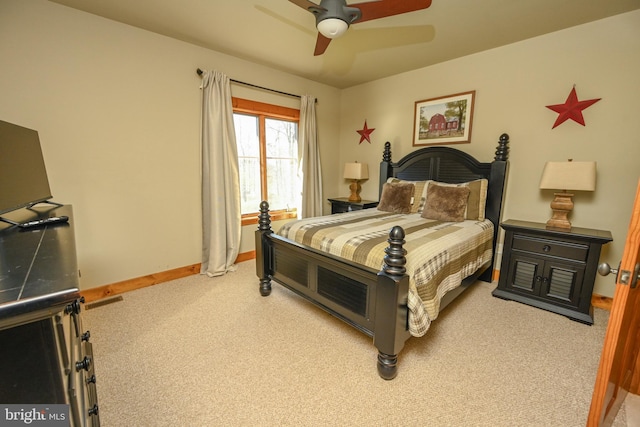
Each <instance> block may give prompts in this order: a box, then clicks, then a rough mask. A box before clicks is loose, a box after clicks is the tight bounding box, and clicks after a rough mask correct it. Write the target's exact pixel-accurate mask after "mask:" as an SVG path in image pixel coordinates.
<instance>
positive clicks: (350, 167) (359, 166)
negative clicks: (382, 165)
mask: <svg viewBox="0 0 640 427" xmlns="http://www.w3.org/2000/svg"><path fill="white" fill-rule="evenodd" d="M344 178H345V179H367V178H369V168H368V167H367V164H366V163H357V162H356V163H345V165H344Z"/></svg>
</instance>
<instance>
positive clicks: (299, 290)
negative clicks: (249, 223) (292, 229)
mask: <svg viewBox="0 0 640 427" xmlns="http://www.w3.org/2000/svg"><path fill="white" fill-rule="evenodd" d="M404 236H405V233H404V230H403V229H402V228H401V227H394V228H393V229H392V230H391V232H390V233H389V239H388V242H389V247H388V248H387V249H385V253H386V255H385V257H384V265H383V268H382V270H381V271H376V270H373V269H370V268H368V267H365V266H358V265H353V264H349V263H347V262H345V261H344V260H341V259H339V258H337V257H331V256H328V255H327V254H322V253H320V252H319V251H315V250H314V249H312V248H308V247H303V246H302V245H299V244H296V243H294V242H290V241H287V240H286V239H283V238H281V237H280V236H277V235H275V234H274V233H273V232H272V230H271V219H270V215H269V205H268V203H267V202H262V203H261V204H260V214H259V220H258V230H256V234H255V237H256V274H257V276H258V279H259V282H260V294H261V295H262V296H265V297H266V296H268V295H270V294H271V282H272V280H275V281H277V282H278V283H280V284H281V285H283V286H284V287H286V288H288V289H290V290H292V291H293V292H295V293H296V294H298V295H300V296H302V297H303V298H305V299H307V300H309V301H310V302H312V303H314V304H315V305H316V306H318V307H320V308H322V309H323V310H325V311H327V312H329V313H330V314H332V315H333V316H335V317H337V318H339V319H341V320H343V321H345V322H346V323H348V324H349V325H351V326H353V327H355V328H356V329H359V330H360V331H362V332H364V333H365V334H367V335H369V336H371V337H372V338H373V343H374V345H375V346H376V348H377V349H378V357H377V366H378V374H379V375H380V377H382V378H384V379H385V380H391V379H393V378H395V377H396V375H397V372H398V367H397V363H398V353H399V352H400V350H402V348H403V347H404V343H405V342H406V340H407V339H409V337H410V333H409V326H408V321H409V312H408V307H407V297H408V292H409V277H408V276H407V275H406V274H405V267H404V266H405V264H406V258H405V254H406V251H405V250H404V248H403V247H402V245H403V244H404Z"/></svg>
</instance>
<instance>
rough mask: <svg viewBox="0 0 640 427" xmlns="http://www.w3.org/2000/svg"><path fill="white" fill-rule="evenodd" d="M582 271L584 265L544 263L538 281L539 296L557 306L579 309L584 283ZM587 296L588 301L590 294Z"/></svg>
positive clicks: (556, 262) (555, 262)
mask: <svg viewBox="0 0 640 427" xmlns="http://www.w3.org/2000/svg"><path fill="white" fill-rule="evenodd" d="M584 270H585V267H584V265H580V264H572V263H562V262H558V261H552V262H551V261H550V262H546V263H545V269H544V273H543V274H542V278H541V279H540V280H541V282H542V292H541V295H543V296H544V297H545V298H547V299H549V300H553V301H555V302H556V303H557V304H562V305H566V306H567V307H569V308H572V309H579V302H580V295H581V293H582V286H583V283H584ZM592 288H593V286H592ZM592 290H593V289H591V291H592ZM588 294H589V299H591V292H588Z"/></svg>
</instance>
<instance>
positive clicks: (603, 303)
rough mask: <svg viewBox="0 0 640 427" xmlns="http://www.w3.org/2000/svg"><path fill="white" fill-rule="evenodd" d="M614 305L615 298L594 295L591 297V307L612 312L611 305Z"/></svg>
mask: <svg viewBox="0 0 640 427" xmlns="http://www.w3.org/2000/svg"><path fill="white" fill-rule="evenodd" d="M612 304H613V298H611V297H605V296H602V295H598V294H593V295H592V296H591V305H593V306H594V307H596V308H601V309H603V310H607V311H611V305H612Z"/></svg>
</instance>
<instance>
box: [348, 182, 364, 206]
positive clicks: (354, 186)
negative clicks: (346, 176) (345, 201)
mask: <svg viewBox="0 0 640 427" xmlns="http://www.w3.org/2000/svg"><path fill="white" fill-rule="evenodd" d="M361 189H362V187H361V186H360V183H359V182H358V180H357V179H354V180H352V181H351V185H349V190H351V195H350V196H349V201H350V202H360V201H362V198H360V190H361Z"/></svg>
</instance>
